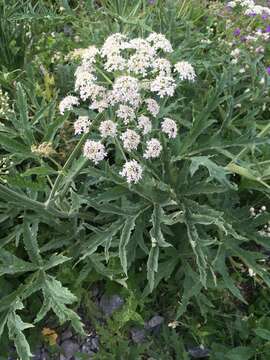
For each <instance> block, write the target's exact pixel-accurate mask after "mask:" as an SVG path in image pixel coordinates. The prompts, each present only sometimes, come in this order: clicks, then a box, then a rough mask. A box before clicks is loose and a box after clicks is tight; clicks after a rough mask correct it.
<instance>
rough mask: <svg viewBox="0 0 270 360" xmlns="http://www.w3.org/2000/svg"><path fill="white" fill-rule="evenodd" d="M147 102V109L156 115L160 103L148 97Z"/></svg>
mask: <svg viewBox="0 0 270 360" xmlns="http://www.w3.org/2000/svg"><path fill="white" fill-rule="evenodd" d="M145 103H146V105H147V110H148V111H149V112H150V114H151V115H153V116H154V117H156V116H157V115H158V113H159V110H160V108H159V105H158V103H157V102H156V100H154V99H146V100H145Z"/></svg>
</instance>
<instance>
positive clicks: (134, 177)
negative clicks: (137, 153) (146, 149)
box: [119, 160, 143, 184]
mask: <svg viewBox="0 0 270 360" xmlns="http://www.w3.org/2000/svg"><path fill="white" fill-rule="evenodd" d="M142 172H143V171H142V167H141V165H140V164H139V163H138V162H137V161H136V160H130V161H127V162H126V163H125V165H124V166H123V169H122V171H120V173H119V174H120V175H121V176H122V177H125V178H126V179H127V182H128V183H129V184H130V183H135V184H137V183H138V182H139V180H141V178H142Z"/></svg>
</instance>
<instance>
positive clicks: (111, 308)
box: [99, 295, 124, 316]
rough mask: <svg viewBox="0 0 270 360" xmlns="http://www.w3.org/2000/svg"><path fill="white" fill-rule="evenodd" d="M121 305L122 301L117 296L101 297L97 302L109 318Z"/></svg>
mask: <svg viewBox="0 0 270 360" xmlns="http://www.w3.org/2000/svg"><path fill="white" fill-rule="evenodd" d="M123 304H124V300H123V299H122V298H121V297H120V296H119V295H111V296H108V295H103V296H102V297H101V299H100V302H99V306H100V308H101V310H102V311H103V313H104V314H105V315H106V316H111V315H112V314H113V313H114V312H115V311H116V310H118V309H120V308H121V307H122V306H123Z"/></svg>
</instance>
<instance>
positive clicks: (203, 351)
mask: <svg viewBox="0 0 270 360" xmlns="http://www.w3.org/2000/svg"><path fill="white" fill-rule="evenodd" d="M188 353H189V354H190V355H191V356H192V357H193V358H194V359H202V358H206V357H208V356H210V350H209V349H207V348H204V347H203V346H198V347H194V348H192V349H189V350H188Z"/></svg>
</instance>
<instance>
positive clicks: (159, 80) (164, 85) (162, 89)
mask: <svg viewBox="0 0 270 360" xmlns="http://www.w3.org/2000/svg"><path fill="white" fill-rule="evenodd" d="M175 88H176V84H175V81H174V79H173V78H172V77H171V76H166V75H163V74H160V75H158V76H157V77H156V78H155V79H154V80H153V81H152V83H151V91H153V92H156V93H157V94H158V95H159V96H160V97H161V98H163V97H164V96H173V94H174V91H175Z"/></svg>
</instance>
